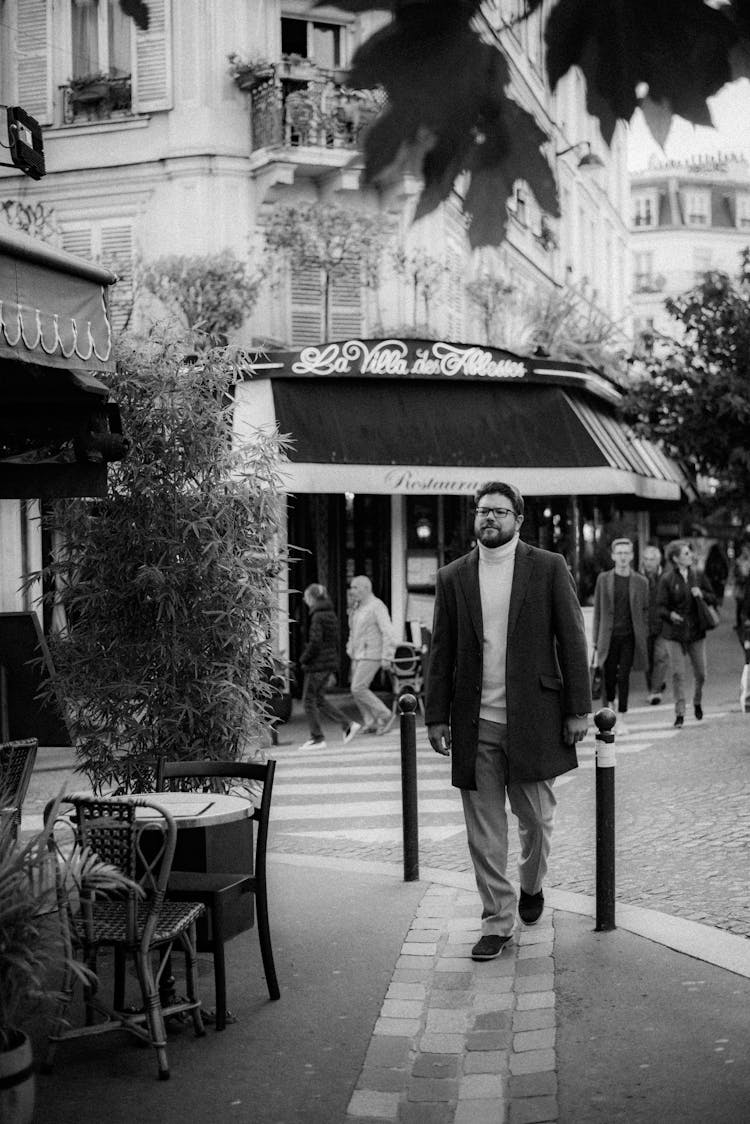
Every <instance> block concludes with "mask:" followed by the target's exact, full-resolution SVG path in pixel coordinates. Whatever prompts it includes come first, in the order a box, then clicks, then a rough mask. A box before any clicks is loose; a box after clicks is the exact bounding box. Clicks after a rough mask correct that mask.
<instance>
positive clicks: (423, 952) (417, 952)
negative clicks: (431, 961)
mask: <svg viewBox="0 0 750 1124" xmlns="http://www.w3.org/2000/svg"><path fill="white" fill-rule="evenodd" d="M401 956H417V957H421V958H423V959H426V958H427V957H432V956H437V944H435V942H434V941H433V942H430V943H428V942H425V941H421V942H420V943H419V944H416V943H415V944H409V943H408V942H407V943H406V944H403V945H402V946H401ZM420 966H423V965H420Z"/></svg>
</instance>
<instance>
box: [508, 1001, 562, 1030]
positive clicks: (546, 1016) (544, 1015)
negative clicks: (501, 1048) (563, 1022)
mask: <svg viewBox="0 0 750 1124" xmlns="http://www.w3.org/2000/svg"><path fill="white" fill-rule="evenodd" d="M556 1025H557V1014H556V1013H555V1011H553V1010H550V1009H549V1007H546V1008H545V1007H542V1008H539V1009H537V1010H535V1011H514V1012H513V1029H514V1030H515V1031H523V1030H545V1029H546V1028H547V1027H550V1026H556Z"/></svg>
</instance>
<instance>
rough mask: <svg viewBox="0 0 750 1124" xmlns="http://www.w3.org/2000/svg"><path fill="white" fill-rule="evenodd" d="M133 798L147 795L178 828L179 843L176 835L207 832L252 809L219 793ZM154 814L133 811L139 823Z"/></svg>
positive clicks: (150, 794) (241, 800) (248, 814)
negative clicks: (185, 832) (164, 810)
mask: <svg viewBox="0 0 750 1124" xmlns="http://www.w3.org/2000/svg"><path fill="white" fill-rule="evenodd" d="M132 795H133V796H134V797H137V796H146V797H148V799H149V800H153V802H154V803H155V804H160V805H161V806H162V808H164V809H166V811H167V812H169V814H170V815H171V816H172V819H173V820H174V821H175V823H176V825H177V830H178V841H179V833H180V832H182V831H185V830H187V829H189V828H198V829H200V830H206V829H207V828H214V827H218V826H220V825H222V824H228V823H234V822H236V821H237V820H248V819H250V818H251V816H252V814H253V811H254V806H253V805H252V804H251V803H250V801H249V800H246V799H245V798H244V797H242V796H225V795H224V794H223V793H219V792H148V793H146V792H143V793H140V792H134V793H132ZM157 815H158V814H157V813H156V812H154V811H153V810H152V809H151V808H138V809H137V811H136V817H137V819H139V820H148V819H153V818H155V817H157ZM178 846H179V843H178ZM176 857H177V856H175V858H176ZM177 869H183V870H184V869H186V868H185V867H182V868H180V867H177ZM192 869H197V868H192Z"/></svg>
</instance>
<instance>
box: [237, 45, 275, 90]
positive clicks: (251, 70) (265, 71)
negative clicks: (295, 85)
mask: <svg viewBox="0 0 750 1124" xmlns="http://www.w3.org/2000/svg"><path fill="white" fill-rule="evenodd" d="M227 59H228V61H229V74H230V76H231V77H232V79H233V80H234V82H235V83H236V84H237V86H239V88H240V89H241V90H252V89H254V88H255V86H259V85H260V83H261V82H267V81H268V80H269V79H271V78H273V76H274V73H275V68H274V65H273V63H272V62H270V61H269V60H268V59H267V58H264V57H263V55H250V56H249V57H248V58H244V57H243V56H242V55H240V54H238V53H237V52H236V51H233V52H232V54H231V55H227Z"/></svg>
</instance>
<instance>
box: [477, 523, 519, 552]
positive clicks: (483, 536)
mask: <svg viewBox="0 0 750 1124" xmlns="http://www.w3.org/2000/svg"><path fill="white" fill-rule="evenodd" d="M515 533H516V528H515V527H511V529H510V530H509V531H504V530H503V528H502V527H498V526H497V525H494V526H493V525H492V524H490V523H485V524H484V526H483V527H482V528H481V530H480V531H479V534H478V535H477V538H478V539H479V541H480V543H481V544H482V546H486V547H488V548H489V549H490V550H492V549H493V548H494V547H498V546H505V544H506V543H509V542H510V540H511V539H512V538H513V536H514V535H515Z"/></svg>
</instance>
